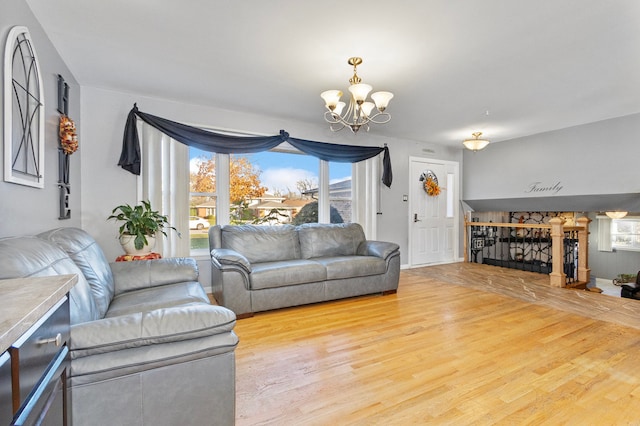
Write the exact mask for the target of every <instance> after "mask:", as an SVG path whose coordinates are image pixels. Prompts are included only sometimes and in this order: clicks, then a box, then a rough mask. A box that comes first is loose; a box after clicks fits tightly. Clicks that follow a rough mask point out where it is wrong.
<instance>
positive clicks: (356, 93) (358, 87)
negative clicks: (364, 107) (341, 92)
mask: <svg viewBox="0 0 640 426" xmlns="http://www.w3.org/2000/svg"><path fill="white" fill-rule="evenodd" d="M371 89H373V87H371V86H369V85H368V84H364V83H360V84H352V85H351V86H349V91H350V92H351V94H352V95H353V99H354V100H355V101H356V102H357V103H362V102H364V100H365V99H367V95H368V94H369V92H370V91H371Z"/></svg>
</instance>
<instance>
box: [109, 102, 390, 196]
mask: <svg viewBox="0 0 640 426" xmlns="http://www.w3.org/2000/svg"><path fill="white" fill-rule="evenodd" d="M137 118H140V119H141V120H142V121H144V122H145V123H147V124H148V125H150V126H153V127H155V128H156V129H158V130H159V131H161V132H162V133H164V134H166V135H168V136H170V137H172V138H173V139H175V140H177V141H179V142H182V143H183V144H185V145H188V146H193V147H195V148H198V149H201V150H203V151H209V152H217V153H221V154H250V153H255V152H261V151H268V150H270V149H272V148H275V147H276V146H278V145H280V144H281V143H283V142H288V143H289V144H291V145H292V146H294V147H295V148H297V149H299V150H300V151H302V152H304V153H305V154H309V155H312V156H314V157H317V158H320V159H321V160H325V161H336V162H340V163H357V162H359V161H363V160H367V159H369V158H372V157H375V156H376V155H379V154H380V153H384V156H383V172H382V183H384V184H385V185H386V186H387V187H391V182H392V181H393V173H392V171H391V158H390V156H389V148H387V146H386V145H385V146H384V147H383V148H378V147H370V146H357V145H339V144H332V143H325V142H315V141H309V140H305V139H298V138H292V137H291V136H289V134H288V133H287V132H285V131H284V130H280V134H278V135H275V136H248V137H244V136H229V135H223V134H219V133H215V132H211V131H209V130H204V129H200V128H197V127H192V126H187V125H186V124H182V123H177V122H175V121H171V120H167V119H165V118H160V117H157V116H155V115H151V114H147V113H144V112H141V111H139V110H138V107H137V105H135V104H134V105H133V108H132V109H131V111H129V115H128V117H127V123H126V125H125V128H124V138H123V141H122V153H121V154H120V161H118V165H119V166H120V167H122V168H123V169H125V170H127V171H129V172H131V173H133V174H135V175H139V174H140V161H141V159H140V141H139V138H138V129H137V127H136V120H137Z"/></svg>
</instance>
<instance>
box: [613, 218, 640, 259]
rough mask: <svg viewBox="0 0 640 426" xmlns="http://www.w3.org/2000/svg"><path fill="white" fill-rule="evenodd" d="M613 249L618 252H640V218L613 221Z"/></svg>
mask: <svg viewBox="0 0 640 426" xmlns="http://www.w3.org/2000/svg"><path fill="white" fill-rule="evenodd" d="M611 247H613V248H614V249H616V250H633V251H640V217H633V216H631V217H625V218H624V219H613V220H612V221H611Z"/></svg>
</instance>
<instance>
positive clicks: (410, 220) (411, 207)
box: [407, 156, 462, 268]
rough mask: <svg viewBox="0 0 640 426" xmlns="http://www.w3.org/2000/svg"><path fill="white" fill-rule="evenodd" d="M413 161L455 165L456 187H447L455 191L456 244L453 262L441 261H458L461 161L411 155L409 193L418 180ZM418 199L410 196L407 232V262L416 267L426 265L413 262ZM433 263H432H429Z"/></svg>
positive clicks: (454, 231) (454, 221)
mask: <svg viewBox="0 0 640 426" xmlns="http://www.w3.org/2000/svg"><path fill="white" fill-rule="evenodd" d="M413 162H419V163H437V164H442V165H444V166H446V167H447V166H448V167H451V166H452V167H453V169H454V183H455V184H454V188H451V189H450V188H447V190H448V191H451V190H452V191H453V239H454V246H453V259H452V261H451V262H441V263H453V262H457V261H458V259H459V257H460V185H461V184H462V183H461V179H460V162H458V161H450V160H440V159H437V158H427V157H415V156H410V157H409V165H408V166H409V168H408V170H409V178H408V187H407V188H408V192H409V194H412V185H415V184H416V182H417V180H416V179H415V178H416V177H415V176H411V169H412V167H411V166H412V163H413ZM416 202H417V200H414V199H413V197H412V196H409V206H408V207H409V211H408V213H409V214H408V215H407V233H408V235H409V241H408V253H407V254H408V256H407V262H408V266H409V268H415V267H420V266H425V264H413V253H412V250H413V239H414V236H413V232H411V231H412V228H411V226H412V223H413V213H412V212H413V211H415V209H414V203H416ZM438 263H440V262H438ZM438 263H433V265H436V264H438ZM429 265H431V264H429Z"/></svg>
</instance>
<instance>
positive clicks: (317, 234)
mask: <svg viewBox="0 0 640 426" xmlns="http://www.w3.org/2000/svg"><path fill="white" fill-rule="evenodd" d="M209 248H210V250H211V287H212V291H213V295H214V296H215V298H216V301H217V302H218V303H219V304H221V305H223V306H226V307H227V308H229V309H231V310H233V311H234V312H235V313H236V315H237V316H238V317H246V316H251V315H252V314H253V313H254V312H259V311H266V310H270V309H277V308H283V307H288V306H296V305H302V304H308V303H315V302H322V301H326V300H334V299H340V298H345V297H352V296H360V295H365V294H373V293H383V294H386V293H395V292H396V290H397V288H398V280H399V276H400V248H399V246H398V245H397V244H395V243H391V242H383V241H367V240H366V239H365V235H364V232H363V230H362V227H361V226H360V225H359V224H357V223H349V224H317V223H316V224H304V225H300V226H297V227H294V226H292V225H277V226H255V225H241V226H233V225H225V226H213V227H211V228H209Z"/></svg>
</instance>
